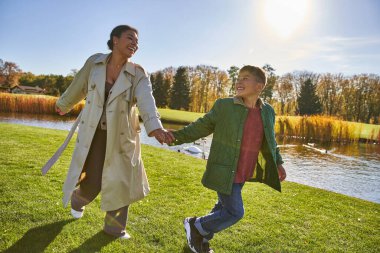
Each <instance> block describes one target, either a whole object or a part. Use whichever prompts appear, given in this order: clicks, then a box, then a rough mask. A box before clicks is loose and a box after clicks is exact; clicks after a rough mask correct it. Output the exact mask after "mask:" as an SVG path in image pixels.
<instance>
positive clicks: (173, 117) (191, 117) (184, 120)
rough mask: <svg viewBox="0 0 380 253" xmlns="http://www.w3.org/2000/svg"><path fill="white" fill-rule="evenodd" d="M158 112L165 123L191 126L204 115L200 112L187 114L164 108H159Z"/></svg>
mask: <svg viewBox="0 0 380 253" xmlns="http://www.w3.org/2000/svg"><path fill="white" fill-rule="evenodd" d="M158 112H159V113H160V115H161V120H162V121H163V122H168V123H177V124H189V123H191V122H193V121H195V120H197V119H198V118H200V117H202V116H203V115H204V113H199V112H187V111H179V110H172V109H163V108H159V109H158Z"/></svg>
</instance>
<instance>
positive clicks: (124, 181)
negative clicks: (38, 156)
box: [56, 25, 170, 239]
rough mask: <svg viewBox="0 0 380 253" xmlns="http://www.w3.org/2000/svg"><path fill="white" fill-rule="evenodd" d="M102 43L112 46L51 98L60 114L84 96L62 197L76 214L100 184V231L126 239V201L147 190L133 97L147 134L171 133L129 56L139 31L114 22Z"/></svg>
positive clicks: (145, 78)
mask: <svg viewBox="0 0 380 253" xmlns="http://www.w3.org/2000/svg"><path fill="white" fill-rule="evenodd" d="M107 44H108V47H109V49H110V50H112V52H111V53H110V54H95V55H93V56H91V57H90V58H89V59H88V60H87V61H86V63H85V65H84V66H83V68H82V69H81V70H80V71H79V72H78V73H77V75H76V76H75V78H74V80H73V82H72V83H71V84H70V86H69V87H68V88H67V90H66V91H65V92H64V93H63V94H62V96H61V97H60V98H59V99H58V101H57V103H56V110H57V112H58V113H59V114H60V115H63V114H65V113H67V112H69V111H70V110H71V109H72V107H73V106H74V105H75V104H76V103H78V102H79V101H81V100H82V99H84V98H86V104H85V106H84V108H83V111H82V115H81V119H80V125H79V132H78V137H77V141H76V146H75V149H74V153H73V157H72V161H71V164H70V168H69V172H68V174H67V178H66V181H65V184H64V188H63V191H64V197H63V203H64V205H65V206H67V204H68V202H69V200H70V199H71V214H72V215H73V217H74V218H81V217H82V216H83V212H84V208H85V206H86V205H87V204H89V203H90V202H91V201H92V200H93V199H95V197H96V196H97V195H98V193H99V192H100V190H101V195H102V198H101V208H102V210H104V211H106V212H107V213H106V216H105V222H104V231H105V232H106V233H107V234H111V235H113V236H117V237H120V238H123V239H128V238H130V236H129V235H128V233H127V232H126V231H125V226H126V222H127V216H128V207H129V205H130V204H131V203H133V202H135V201H138V200H140V199H142V198H143V197H145V196H146V195H147V194H148V192H149V185H148V181H147V178H146V174H145V170H144V165H143V162H142V160H141V150H140V137H139V123H138V118H137V119H136V117H137V115H135V110H134V109H135V107H134V105H135V103H137V107H138V109H139V112H140V115H141V118H142V119H143V122H144V126H145V129H146V132H147V133H148V135H149V136H154V137H156V139H157V140H158V141H159V142H160V143H163V142H164V140H165V138H170V135H167V136H166V134H165V133H166V130H163V128H162V125H161V122H160V120H159V114H158V112H157V109H156V106H155V101H154V98H153V96H152V89H151V84H150V82H149V78H148V76H147V75H146V73H145V72H144V70H143V69H142V68H141V67H140V66H139V65H136V64H134V63H132V62H130V58H131V57H132V56H133V55H134V53H135V52H136V51H137V49H138V31H137V30H136V29H135V28H132V27H130V26H127V25H120V26H117V27H115V28H114V29H113V30H112V32H111V34H110V40H109V41H108V42H107ZM77 186H79V187H78V188H76V187H77Z"/></svg>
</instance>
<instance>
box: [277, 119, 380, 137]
mask: <svg viewBox="0 0 380 253" xmlns="http://www.w3.org/2000/svg"><path fill="white" fill-rule="evenodd" d="M276 123H277V126H276V133H277V135H278V136H279V137H281V138H301V139H303V140H305V141H306V142H310V141H318V142H323V143H327V142H355V141H358V140H360V139H366V140H374V141H380V128H379V127H377V128H376V127H374V128H371V130H370V133H368V134H367V133H366V132H365V131H366V128H368V126H367V125H368V124H361V123H356V122H348V121H342V120H340V119H337V118H335V117H328V116H303V117H301V116H280V117H278V118H277V122H276Z"/></svg>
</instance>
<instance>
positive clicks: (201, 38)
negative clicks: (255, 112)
mask: <svg viewBox="0 0 380 253" xmlns="http://www.w3.org/2000/svg"><path fill="white" fill-rule="evenodd" d="M120 24H128V25H131V26H133V27H136V28H137V29H138V30H139V50H138V51H137V53H136V54H135V55H134V56H133V57H132V59H131V61H133V62H136V63H139V64H140V65H142V66H143V67H144V68H145V69H146V70H147V71H148V72H155V71H157V70H160V69H164V68H166V67H169V66H173V67H179V66H196V65H200V64H205V65H212V66H215V67H218V68H220V69H222V70H227V69H228V68H229V67H230V66H233V65H234V66H238V67H242V66H244V65H255V66H263V65H264V64H270V65H271V66H272V67H273V68H274V69H275V70H276V74H278V75H282V74H285V73H287V72H292V71H297V70H298V71H302V70H308V71H312V72H316V73H327V72H328V73H342V74H345V75H354V74H361V73H374V74H378V75H379V74H380V1H378V0H192V1H185V0H108V1H100V0H65V1H59V0H33V1H31V0H0V59H2V60H3V61H11V62H15V63H16V64H17V65H18V66H19V67H20V68H21V69H22V70H23V71H24V72H32V73H33V74H61V75H67V74H69V73H70V72H71V70H72V69H80V68H81V67H82V66H83V64H84V62H85V61H86V59H87V58H88V57H89V56H91V55H92V54H94V53H99V52H100V53H108V52H110V51H109V50H108V48H107V44H106V43H107V40H108V39H109V34H110V33H111V30H112V29H113V28H114V27H115V26H117V25H120Z"/></svg>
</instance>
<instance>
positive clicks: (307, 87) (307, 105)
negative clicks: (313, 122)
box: [297, 78, 322, 115]
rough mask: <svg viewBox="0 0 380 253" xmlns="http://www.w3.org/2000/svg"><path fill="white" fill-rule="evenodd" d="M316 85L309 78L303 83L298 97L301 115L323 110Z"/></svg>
mask: <svg viewBox="0 0 380 253" xmlns="http://www.w3.org/2000/svg"><path fill="white" fill-rule="evenodd" d="M315 88H316V87H315V85H314V84H313V83H312V81H311V79H310V78H308V79H307V80H306V81H305V82H304V83H303V84H302V85H301V90H300V94H299V96H298V99H297V103H298V110H299V114H300V115H313V114H318V113H321V112H322V108H321V103H320V102H319V98H318V96H317V95H316V91H315Z"/></svg>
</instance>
